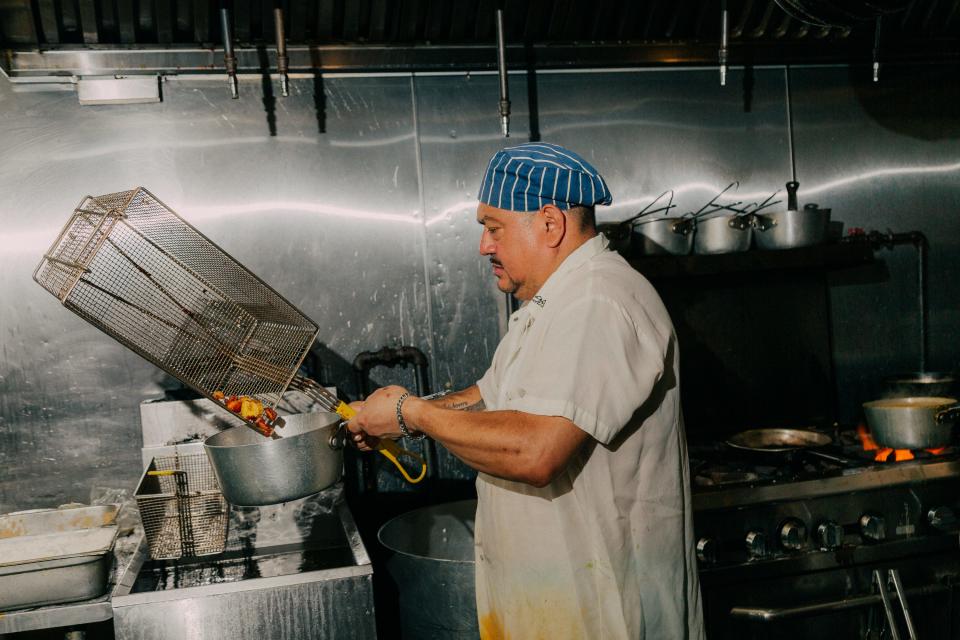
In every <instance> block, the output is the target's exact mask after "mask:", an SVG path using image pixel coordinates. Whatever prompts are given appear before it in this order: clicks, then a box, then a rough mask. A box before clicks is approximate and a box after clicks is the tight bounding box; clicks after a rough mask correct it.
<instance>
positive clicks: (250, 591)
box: [112, 484, 376, 640]
mask: <svg viewBox="0 0 960 640" xmlns="http://www.w3.org/2000/svg"><path fill="white" fill-rule="evenodd" d="M372 576H373V569H372V567H371V565H370V559H369V557H368V555H367V552H366V549H365V548H364V546H363V543H362V542H361V540H360V536H359V534H358V532H357V530H356V526H355V524H354V521H353V517H352V515H351V514H350V511H349V510H348V508H347V506H346V503H345V502H344V501H343V487H342V485H341V484H337V485H334V486H333V487H331V488H329V489H327V490H325V491H322V492H320V493H319V494H317V495H315V496H311V497H309V498H305V499H303V500H297V501H293V502H289V503H286V504H283V505H275V506H272V507H262V508H249V509H238V508H234V510H233V518H232V521H231V531H230V534H229V537H228V540H227V547H226V550H225V551H224V553H222V554H219V555H217V556H210V557H207V558H202V559H196V560H194V561H190V562H183V561H153V560H150V558H149V555H148V552H147V547H146V544H145V542H143V541H142V542H141V544H140V545H139V547H138V548H137V551H136V553H135V555H134V556H133V558H132V560H131V561H130V563H129V565H128V566H127V568H126V570H125V571H124V573H123V576H122V578H121V579H120V581H119V584H118V585H117V587H116V588H115V589H114V592H113V600H112V605H113V616H114V630H115V633H116V637H117V638H118V640H133V639H137V640H140V639H149V640H159V639H171V640H173V639H177V640H181V639H183V638H199V637H202V638H204V639H205V640H206V639H216V638H230V640H243V639H245V638H249V639H251V640H254V639H255V640H262V639H263V638H314V637H325V638H338V639H339V638H375V637H376V625H375V618H374V604H373V586H372V585H373V583H372Z"/></svg>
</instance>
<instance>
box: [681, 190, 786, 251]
mask: <svg viewBox="0 0 960 640" xmlns="http://www.w3.org/2000/svg"><path fill="white" fill-rule="evenodd" d="M777 193H779V192H774V193H773V194H771V195H770V196H769V197H768V198H767V199H766V200H764V201H763V202H762V203H760V204H759V205H758V204H757V203H755V202H751V203H750V204H748V205H746V206H745V207H743V208H737V207H736V206H734V205H722V206H718V207H717V208H716V209H715V210H713V211H707V212H705V213H702V214H700V215H698V216H697V230H696V234H695V236H694V239H693V252H694V253H697V254H715V253H738V252H741V251H747V250H748V249H749V248H750V244H751V242H752V240H753V227H754V225H755V224H756V216H757V213H759V212H760V211H762V210H764V209H766V208H767V207H772V206H774V205H776V204H779V203H780V201H779V200H775V201H773V202H771V200H773V199H774V198H775V197H776V195H777Z"/></svg>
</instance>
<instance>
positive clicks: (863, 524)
mask: <svg viewBox="0 0 960 640" xmlns="http://www.w3.org/2000/svg"><path fill="white" fill-rule="evenodd" d="M860 534H861V535H862V536H863V537H864V538H865V539H867V540H870V541H871V542H883V540H884V539H886V537H887V524H886V522H884V521H883V518H882V517H881V516H871V515H862V516H860Z"/></svg>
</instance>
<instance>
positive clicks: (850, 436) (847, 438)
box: [840, 424, 958, 464]
mask: <svg viewBox="0 0 960 640" xmlns="http://www.w3.org/2000/svg"><path fill="white" fill-rule="evenodd" d="M840 444H841V446H842V448H843V451H844V454H846V455H849V456H851V457H856V458H859V459H861V460H866V461H870V462H878V463H885V464H895V463H898V462H909V461H914V460H915V461H921V462H922V461H926V460H934V459H937V458H952V457H956V455H957V452H958V450H957V448H956V447H952V446H951V447H939V448H936V449H893V448H890V447H882V446H880V445H879V444H877V442H876V441H875V440H874V439H873V437H872V436H871V435H870V431H869V430H868V429H867V427H866V426H865V425H863V424H860V425H858V426H857V428H856V430H855V431H854V430H850V431H845V432H842V433H841V440H840Z"/></svg>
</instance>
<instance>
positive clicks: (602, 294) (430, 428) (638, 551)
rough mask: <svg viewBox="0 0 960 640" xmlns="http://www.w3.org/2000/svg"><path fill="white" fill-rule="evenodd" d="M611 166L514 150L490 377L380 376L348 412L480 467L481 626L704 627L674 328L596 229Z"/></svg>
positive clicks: (505, 163)
mask: <svg viewBox="0 0 960 640" xmlns="http://www.w3.org/2000/svg"><path fill="white" fill-rule="evenodd" d="M611 200H612V198H611V194H610V191H609V189H608V187H607V184H606V182H605V181H604V179H603V178H602V177H601V176H600V174H599V173H598V172H597V170H596V169H595V168H594V167H593V166H591V165H590V163H588V162H587V161H586V160H584V159H583V158H582V157H580V156H579V155H577V154H576V153H574V152H573V151H570V150H568V149H565V148H563V147H560V146H557V145H554V144H548V143H539V142H538V143H527V144H521V145H519V146H515V147H511V148H507V149H503V150H502V151H499V152H497V153H496V154H495V155H494V156H493V158H491V160H490V162H489V164H488V165H487V169H486V172H485V174H484V177H483V181H482V183H481V185H480V191H479V204H478V206H477V214H476V215H477V223H478V224H479V225H480V226H481V227H482V233H481V238H480V253H481V254H482V255H484V256H487V257H488V258H489V261H490V265H491V269H492V272H493V277H494V278H495V279H496V281H497V286H498V288H499V289H500V290H501V291H504V292H507V293H512V294H513V295H514V296H516V297H517V298H518V299H519V300H522V301H524V304H523V306H522V307H521V308H520V309H519V310H518V311H516V312H515V313H514V314H513V315H512V316H511V317H510V321H509V327H508V331H507V334H506V336H504V338H503V340H502V341H501V342H500V344H499V346H498V347H497V351H496V353H495V354H494V356H493V361H492V362H491V364H490V367H489V369H488V370H487V372H486V373H485V374H484V375H483V377H482V378H481V379H480V380H478V381H477V383H476V384H475V385H473V386H471V387H470V388H468V389H465V390H463V391H460V392H457V393H453V394H450V395H447V396H445V397H443V398H439V399H436V400H431V401H427V400H422V399H420V398H416V397H414V396H411V395H410V394H409V393H408V392H407V390H406V389H403V388H402V387H397V386H390V387H384V388H382V389H378V390H377V391H376V392H374V393H373V394H372V395H370V397H369V398H368V399H367V400H366V401H365V402H363V403H355V405H354V406H355V407H356V408H357V409H358V410H359V413H358V415H357V417H356V418H354V420H352V421H351V423H350V425H349V428H350V431H351V432H353V434H354V436H353V438H354V440H355V441H356V442H357V444H358V446H360V448H362V449H369V448H370V446H371V444H374V443H375V438H384V437H386V438H398V437H400V436H412V437H422V436H424V435H426V436H429V437H431V438H433V439H435V440H436V441H437V442H440V443H442V444H443V445H444V446H445V447H446V448H447V449H449V450H450V451H451V452H452V453H454V454H455V455H456V456H458V457H459V458H460V459H462V460H463V461H464V462H465V463H467V464H468V465H470V466H471V467H473V468H474V469H476V470H477V471H478V472H479V473H478V476H477V498H478V503H477V516H476V531H475V536H476V551H475V554H476V592H477V613H478V616H479V626H480V635H481V638H483V639H484V640H494V639H500V638H512V639H516V640H522V639H527V638H550V639H551V640H559V639H562V638H583V639H585V640H595V639H599V638H631V639H633V638H670V639H679V638H702V637H703V622H702V614H701V605H700V591H699V584H698V581H697V572H696V563H695V559H694V542H693V540H694V539H693V526H692V512H691V508H690V486H689V473H688V471H689V470H688V461H687V452H686V444H685V439H684V432H683V421H682V416H681V412H680V386H679V373H678V372H679V369H678V358H679V351H678V346H677V339H676V335H675V333H674V330H673V326H672V324H671V322H670V318H669V316H668V315H667V311H666V309H665V308H664V306H663V303H662V302H661V300H660V297H659V296H658V295H657V293H656V291H655V290H654V288H653V287H652V286H651V285H650V283H649V282H647V280H646V279H645V278H644V277H643V276H641V275H640V274H639V273H637V272H636V271H634V270H633V269H632V268H631V267H630V266H629V265H628V264H627V263H626V262H625V261H624V260H623V258H621V257H620V256H619V255H618V254H616V253H614V252H613V251H611V250H610V249H609V247H608V246H607V241H606V239H605V238H604V237H603V236H602V235H599V234H598V233H597V230H596V224H595V217H594V207H595V205H609V204H610V202H611Z"/></svg>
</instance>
